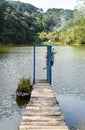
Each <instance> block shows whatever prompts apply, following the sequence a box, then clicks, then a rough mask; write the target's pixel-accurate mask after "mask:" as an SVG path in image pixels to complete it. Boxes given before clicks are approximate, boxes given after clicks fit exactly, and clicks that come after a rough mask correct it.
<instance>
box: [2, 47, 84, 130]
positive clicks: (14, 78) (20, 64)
mask: <svg viewBox="0 0 85 130" xmlns="http://www.w3.org/2000/svg"><path fill="white" fill-rule="evenodd" d="M55 50H56V51H57V54H56V55H55V62H54V66H53V77H52V78H53V80H52V86H53V88H54V91H55V95H56V97H57V100H58V101H59V103H60V107H61V110H62V112H63V114H64V116H65V119H66V122H67V124H68V125H69V127H70V128H71V129H72V130H77V129H79V130H85V46H80V47H71V46H64V47H55ZM45 54H46V49H45V48H42V49H40V48H38V49H37V55H36V56H37V58H36V60H37V62H36V65H37V68H36V72H37V73H36V77H37V78H44V77H46V70H44V71H43V67H45V58H44V57H45ZM32 75H33V48H32V47H20V48H15V49H14V50H9V51H8V52H6V53H0V130H18V126H19V124H20V121H21V118H22V114H23V112H24V110H25V107H26V103H27V101H26V102H25V104H23V103H24V101H23V102H22V103H21V102H20V101H19V99H16V94H15V91H16V89H17V84H18V81H19V79H20V78H22V77H30V79H33V77H32Z"/></svg>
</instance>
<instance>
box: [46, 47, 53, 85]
mask: <svg viewBox="0 0 85 130" xmlns="http://www.w3.org/2000/svg"><path fill="white" fill-rule="evenodd" d="M51 65H52V46H47V81H48V82H49V83H50V84H51V80H52V76H51V75H52V69H51Z"/></svg>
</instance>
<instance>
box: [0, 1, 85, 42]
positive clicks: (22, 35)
mask: <svg viewBox="0 0 85 130" xmlns="http://www.w3.org/2000/svg"><path fill="white" fill-rule="evenodd" d="M49 40H51V41H52V42H55V43H56V44H84V43H85V3H84V0H82V3H81V0H78V5H77V6H76V8H75V10H67V9H66V10H65V9H55V8H53V9H48V10H47V12H45V13H44V12H43V10H42V9H39V8H37V7H35V6H33V5H31V4H27V3H22V2H20V1H14V0H13V1H12V0H10V1H7V0H0V44H9V43H10V44H22V43H23V44H32V43H36V42H37V43H40V42H45V41H49Z"/></svg>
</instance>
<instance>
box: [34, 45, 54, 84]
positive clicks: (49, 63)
mask: <svg viewBox="0 0 85 130" xmlns="http://www.w3.org/2000/svg"><path fill="white" fill-rule="evenodd" d="M36 47H47V79H46V80H47V82H48V83H50V84H51V81H52V45H42V44H35V45H34V59H33V60H34V61H33V62H34V64H33V68H34V71H33V84H35V80H36V72H35V70H36V62H35V61H36Z"/></svg>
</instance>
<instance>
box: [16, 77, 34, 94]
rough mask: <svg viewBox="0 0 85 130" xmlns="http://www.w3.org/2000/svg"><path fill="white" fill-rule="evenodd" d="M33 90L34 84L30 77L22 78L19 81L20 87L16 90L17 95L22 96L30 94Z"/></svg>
mask: <svg viewBox="0 0 85 130" xmlns="http://www.w3.org/2000/svg"><path fill="white" fill-rule="evenodd" d="M31 91H32V85H31V81H30V79H29V78H28V79H27V78H21V79H20V81H19V83H18V88H17V90H16V94H17V96H20V97H26V96H30V95H31Z"/></svg>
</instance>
